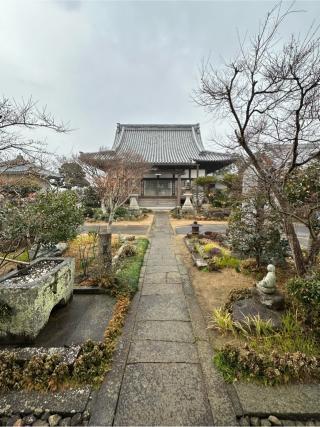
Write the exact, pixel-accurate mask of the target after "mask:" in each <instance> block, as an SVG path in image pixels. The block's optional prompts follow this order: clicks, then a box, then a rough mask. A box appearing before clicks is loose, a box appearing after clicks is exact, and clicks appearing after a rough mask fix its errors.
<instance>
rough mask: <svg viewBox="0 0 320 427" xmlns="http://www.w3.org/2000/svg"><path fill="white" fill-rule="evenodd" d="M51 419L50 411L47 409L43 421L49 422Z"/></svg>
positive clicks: (42, 417)
mask: <svg viewBox="0 0 320 427" xmlns="http://www.w3.org/2000/svg"><path fill="white" fill-rule="evenodd" d="M49 417H50V411H49V410H48V409H46V410H45V411H44V414H42V416H41V419H42V420H43V421H47V420H48V419H49Z"/></svg>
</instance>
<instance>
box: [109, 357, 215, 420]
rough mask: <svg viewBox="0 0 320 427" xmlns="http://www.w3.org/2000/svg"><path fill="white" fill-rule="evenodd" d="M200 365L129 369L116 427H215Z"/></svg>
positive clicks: (166, 365) (160, 365)
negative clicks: (189, 426)
mask: <svg viewBox="0 0 320 427" xmlns="http://www.w3.org/2000/svg"><path fill="white" fill-rule="evenodd" d="M212 424H213V420H212V416H211V411H210V407H209V403H208V400H207V397H206V391H205V388H204V384H203V379H202V373H201V369H200V366H199V365H196V364H185V363H177V364H176V363H170V364H165V363H163V364H158V363H147V364H144V363H141V364H134V365H127V367H126V371H125V374H124V378H123V383H122V388H121V393H120V398H119V403H118V408H117V414H116V417H115V421H114V425H118V426H119V425H121V426H124V425H140V426H147V425H148V426H149V425H152V426H156V425H158V426H174V425H194V426H196V425H199V426H204V425H212Z"/></svg>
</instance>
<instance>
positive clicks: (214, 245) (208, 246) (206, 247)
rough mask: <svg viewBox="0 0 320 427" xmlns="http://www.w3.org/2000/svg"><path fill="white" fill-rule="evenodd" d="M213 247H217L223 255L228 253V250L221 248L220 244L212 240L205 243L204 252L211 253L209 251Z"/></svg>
mask: <svg viewBox="0 0 320 427" xmlns="http://www.w3.org/2000/svg"><path fill="white" fill-rule="evenodd" d="M213 249H219V251H220V253H221V254H223V255H226V254H230V251H228V250H226V249H222V248H221V247H220V245H218V243H214V242H212V243H207V244H206V245H205V246H204V252H205V253H207V254H211V252H212V250H213Z"/></svg>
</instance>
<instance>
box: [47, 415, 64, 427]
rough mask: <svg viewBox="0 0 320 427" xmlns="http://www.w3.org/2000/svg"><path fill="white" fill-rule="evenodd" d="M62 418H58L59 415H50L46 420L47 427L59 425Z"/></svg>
mask: <svg viewBox="0 0 320 427" xmlns="http://www.w3.org/2000/svg"><path fill="white" fill-rule="evenodd" d="M61 418H62V417H60V415H58V414H54V415H50V417H49V418H48V422H49V426H50V427H55V426H57V425H58V424H59V421H60V420H61Z"/></svg>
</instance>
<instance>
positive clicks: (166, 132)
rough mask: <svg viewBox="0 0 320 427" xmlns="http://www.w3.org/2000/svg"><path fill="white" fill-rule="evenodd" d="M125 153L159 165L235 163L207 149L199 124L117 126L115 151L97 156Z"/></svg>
mask: <svg viewBox="0 0 320 427" xmlns="http://www.w3.org/2000/svg"><path fill="white" fill-rule="evenodd" d="M125 153H135V154H137V155H139V156H141V157H142V158H143V160H144V161H146V162H148V163H151V164H156V165H161V164H170V165H174V164H180V165H183V164H190V163H193V162H195V161H197V162H219V163H221V162H229V163H231V161H232V159H231V157H230V156H227V155H225V154H221V153H216V152H214V151H208V150H206V149H205V147H204V145H203V143H202V139H201V133H200V126H199V124H163V125H161V124H144V125H143V124H120V123H118V125H117V131H116V135H115V140H114V143H113V146H112V149H111V150H107V151H104V152H100V153H99V154H98V153H96V155H99V157H100V156H101V157H102V156H103V157H105V158H112V157H113V156H115V155H117V154H125ZM92 154H93V153H92Z"/></svg>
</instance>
